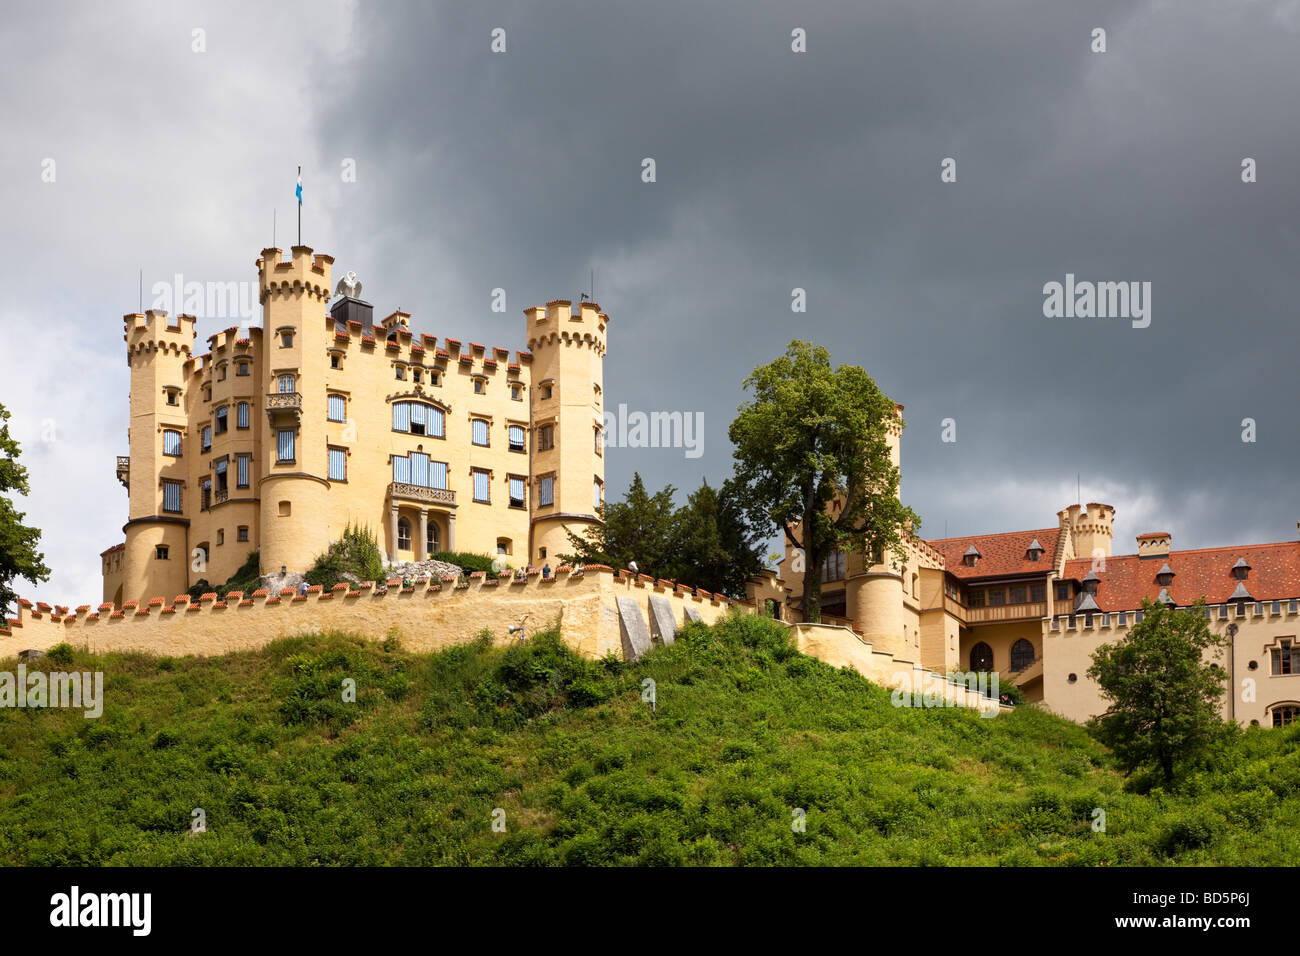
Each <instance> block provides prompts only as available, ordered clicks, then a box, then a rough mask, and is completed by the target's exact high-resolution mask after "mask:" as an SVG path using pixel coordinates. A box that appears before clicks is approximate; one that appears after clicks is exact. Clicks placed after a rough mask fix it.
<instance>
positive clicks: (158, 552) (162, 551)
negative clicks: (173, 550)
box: [153, 544, 170, 561]
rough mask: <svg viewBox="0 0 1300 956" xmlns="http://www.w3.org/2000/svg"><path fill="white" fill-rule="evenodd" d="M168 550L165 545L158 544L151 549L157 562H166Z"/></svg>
mask: <svg viewBox="0 0 1300 956" xmlns="http://www.w3.org/2000/svg"><path fill="white" fill-rule="evenodd" d="M169 550H170V549H169V548H168V547H167V545H165V544H160V545H158V546H157V547H155V548H154V549H153V556H154V557H155V558H157V559H158V560H159V561H166V560H167V555H168V553H169Z"/></svg>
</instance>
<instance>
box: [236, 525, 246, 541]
mask: <svg viewBox="0 0 1300 956" xmlns="http://www.w3.org/2000/svg"><path fill="white" fill-rule="evenodd" d="M237 537H238V539H239V540H240V541H247V540H248V525H246V524H241V525H240V526H239V533H238V535H237Z"/></svg>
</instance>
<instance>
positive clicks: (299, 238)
mask: <svg viewBox="0 0 1300 956" xmlns="http://www.w3.org/2000/svg"><path fill="white" fill-rule="evenodd" d="M298 182H299V183H301V182H302V167H301V166H299V167H298ZM299 189H300V190H301V186H300V187H299ZM298 245H300V246H301V245H302V192H301V191H300V192H299V193H298Z"/></svg>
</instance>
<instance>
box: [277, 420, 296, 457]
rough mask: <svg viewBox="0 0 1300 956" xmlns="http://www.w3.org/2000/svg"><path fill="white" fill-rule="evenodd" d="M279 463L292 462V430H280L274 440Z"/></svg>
mask: <svg viewBox="0 0 1300 956" xmlns="http://www.w3.org/2000/svg"><path fill="white" fill-rule="evenodd" d="M276 450H277V452H278V460H279V461H293V458H294V455H293V429H292V428H281V429H280V432H279V434H278V436H277V438H276Z"/></svg>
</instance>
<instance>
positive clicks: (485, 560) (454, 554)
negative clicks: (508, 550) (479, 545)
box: [429, 551, 494, 573]
mask: <svg viewBox="0 0 1300 956" xmlns="http://www.w3.org/2000/svg"><path fill="white" fill-rule="evenodd" d="M429 560H431V561H445V562H446V563H447V564H454V565H456V567H458V568H460V569H461V570H462V571H466V572H469V571H485V572H489V573H490V572H491V571H492V561H493V560H494V559H493V558H491V557H489V556H488V555H486V554H471V553H470V552H468V551H435V552H433V554H431V555H429Z"/></svg>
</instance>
